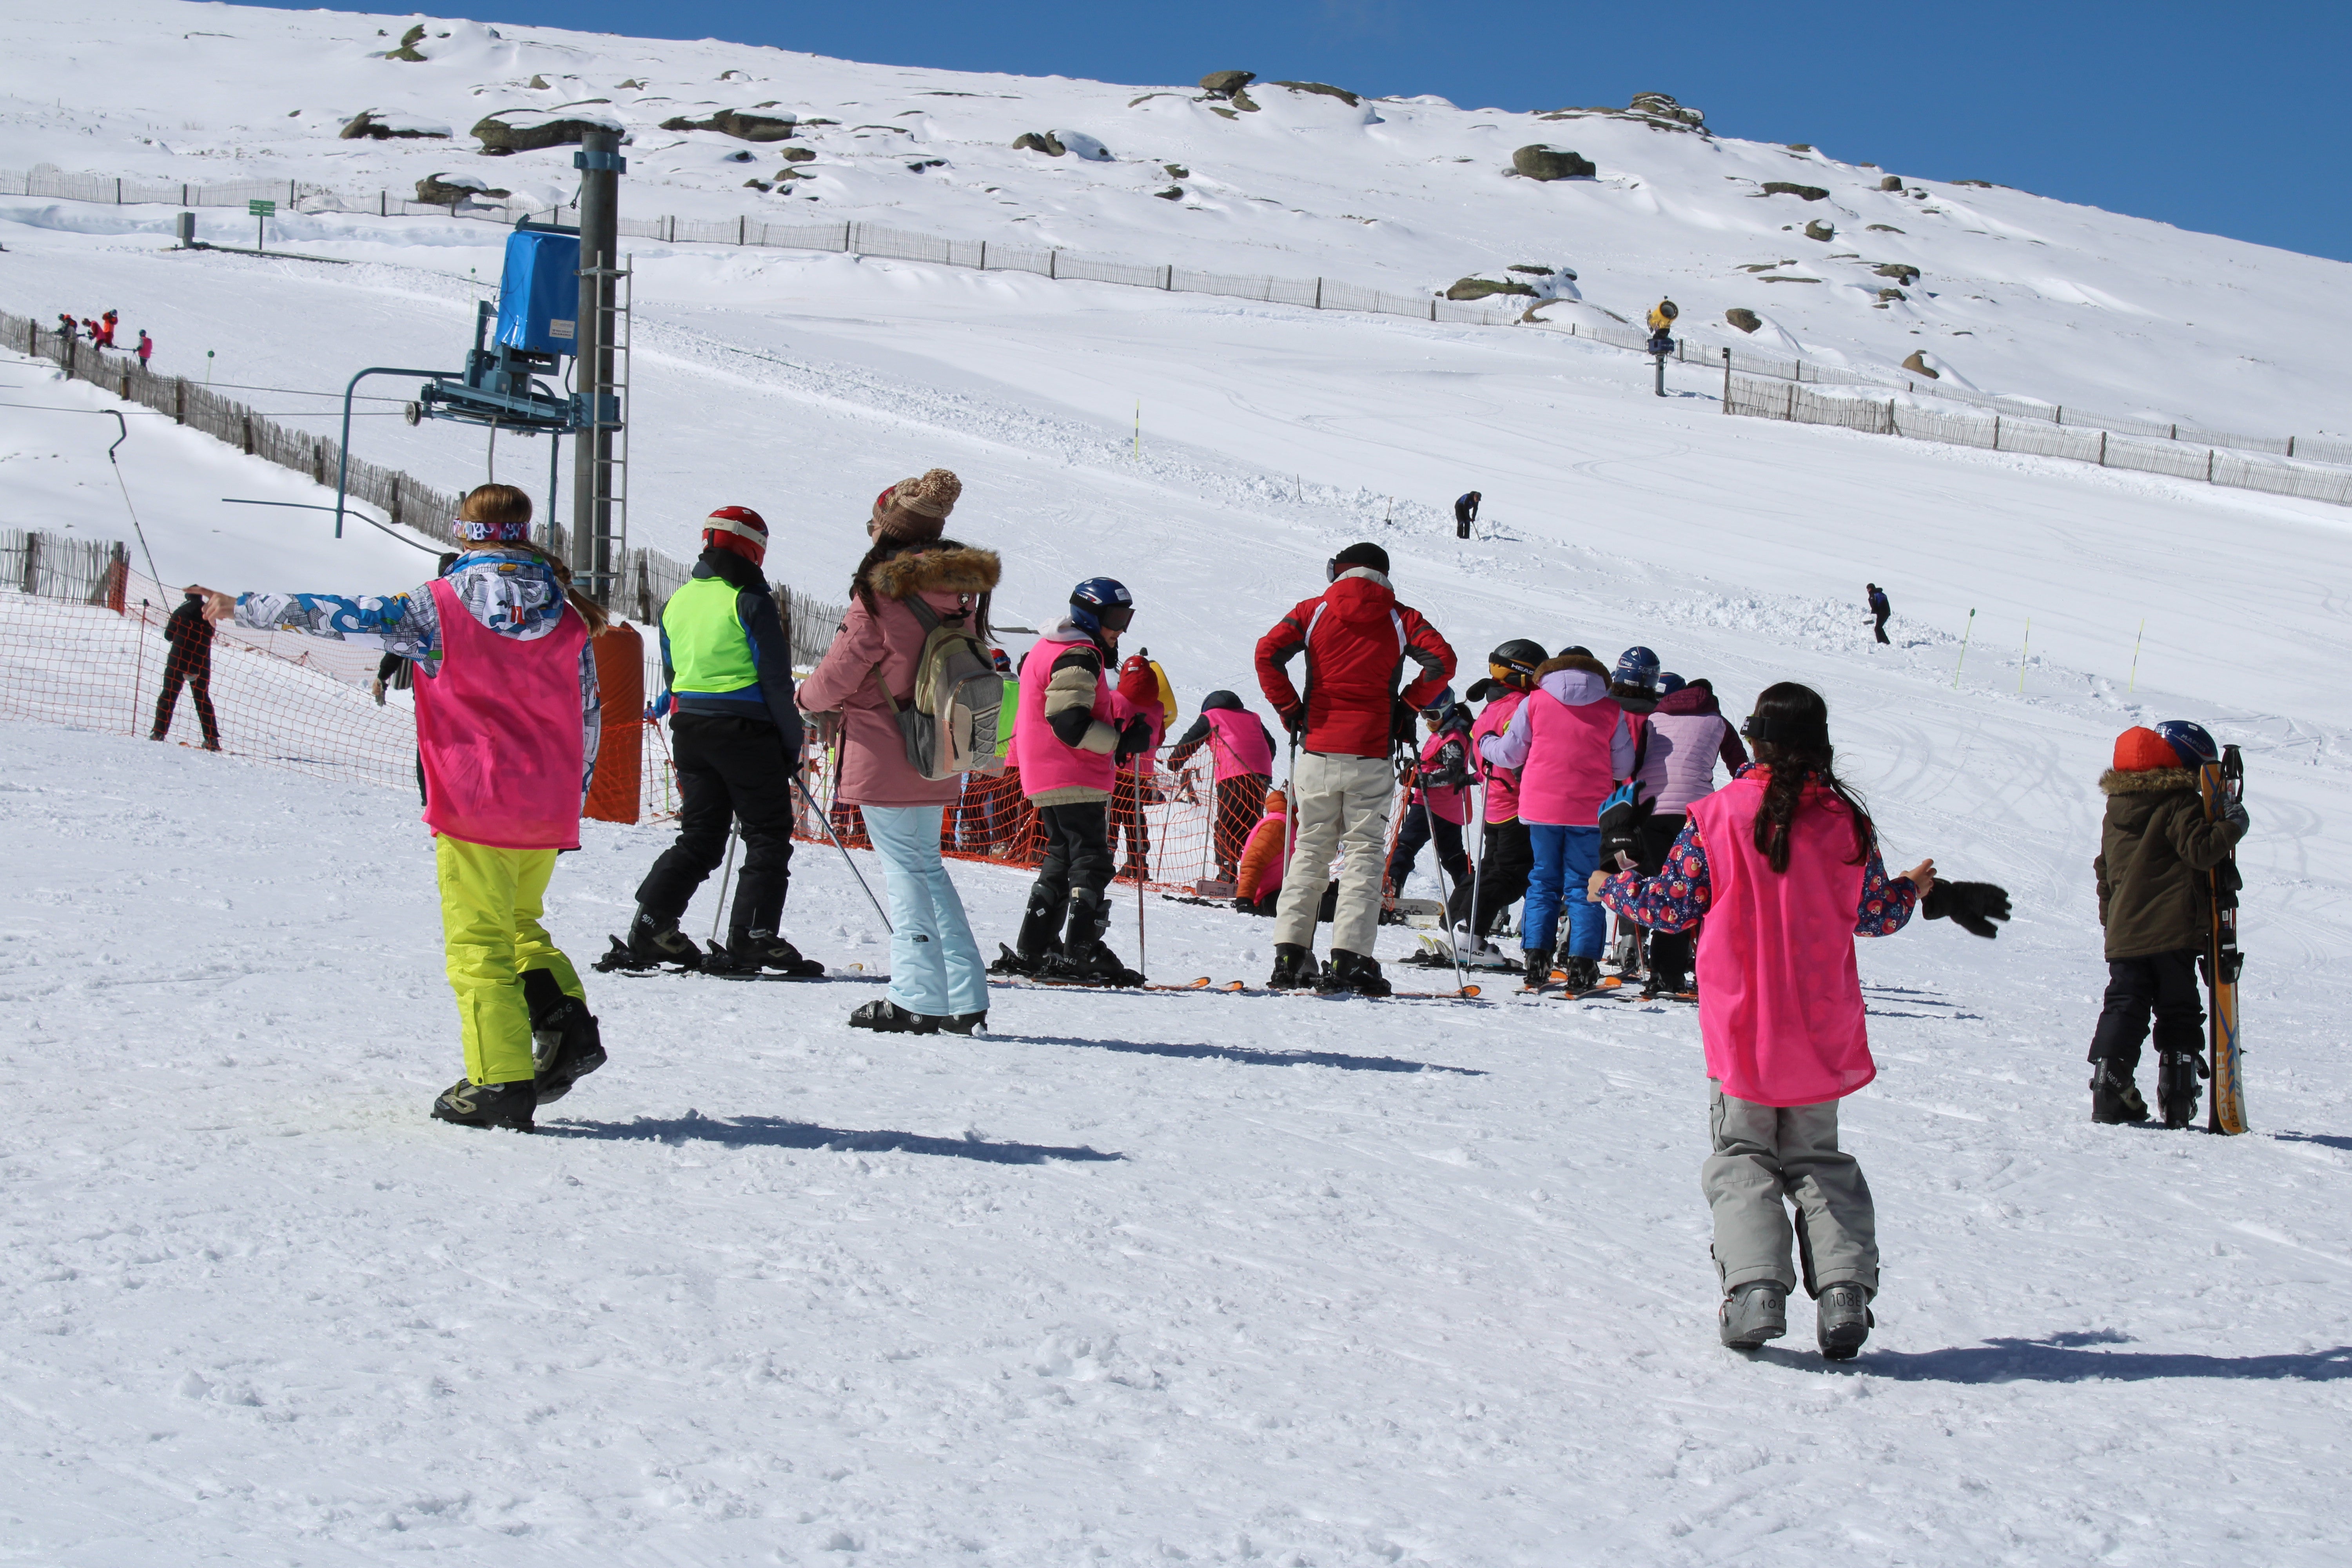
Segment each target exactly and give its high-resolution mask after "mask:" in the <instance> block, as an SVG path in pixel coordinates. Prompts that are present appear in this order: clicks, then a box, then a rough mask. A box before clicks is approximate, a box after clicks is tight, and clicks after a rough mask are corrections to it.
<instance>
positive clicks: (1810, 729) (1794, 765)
mask: <svg viewBox="0 0 2352 1568" xmlns="http://www.w3.org/2000/svg"><path fill="white" fill-rule="evenodd" d="M1740 732H1741V733H1742V734H1744V735H1746V736H1747V737H1748V740H1749V741H1751V742H1754V743H1755V746H1756V760H1757V761H1758V762H1759V763H1762V764H1763V765H1764V766H1765V767H1766V768H1767V769H1769V770H1770V777H1769V778H1768V779H1767V780H1766V781H1765V784H1764V804H1763V805H1761V806H1760V807H1759V808H1758V810H1757V813H1756V847H1757V848H1758V850H1759V851H1760V852H1761V853H1762V854H1763V856H1764V858H1765V859H1766V860H1768V861H1769V862H1770V863H1771V867H1772V869H1773V870H1775V871H1786V870H1787V869H1788V868H1789V830H1790V825H1791V824H1793V823H1794V822H1795V821H1796V819H1797V808H1798V807H1799V806H1800V805H1802V804H1803V803H1804V794H1805V784H1806V781H1807V780H1808V779H1809V778H1811V779H1818V780H1819V781H1820V782H1821V784H1822V786H1823V787H1824V788H1826V789H1827V790H1828V791H1829V792H1830V793H1831V794H1832V795H1835V796H1837V798H1838V799H1839V800H1840V801H1842V802H1843V803H1844V805H1845V808H1846V810H1847V812H1848V813H1849V814H1851V815H1852V816H1853V859H1851V860H1849V861H1847V862H1846V864H1847V865H1849V866H1859V865H1861V864H1862V863H1863V862H1864V860H1867V859H1868V858H1870V851H1871V849H1872V848H1873V847H1874V846H1875V845H1876V844H1877V842H1878V830H1877V828H1876V827H1875V826H1873V824H1872V823H1871V820H1870V812H1869V810H1868V808H1866V807H1865V806H1864V805H1863V804H1862V797H1861V796H1860V795H1856V794H1854V792H1853V789H1851V788H1850V787H1848V785H1847V784H1846V783H1845V781H1844V780H1843V779H1841V778H1839V777H1838V776H1837V769H1836V767H1835V766H1834V765H1833V764H1834V763H1835V761H1836V757H1837V752H1836V749H1835V748H1834V747H1832V745H1831V744H1830V705H1829V704H1828V703H1826V702H1824V701H1822V694H1821V693H1820V692H1818V691H1816V690H1814V689H1812V688H1811V687H1810V686H1801V685H1799V684H1798V683H1797V682H1796V681H1793V680H1783V681H1781V682H1780V683H1779V684H1778V685H1775V686H1768V687H1766V688H1765V689H1764V690H1763V692H1762V693H1761V694H1760V695H1759V696H1758V698H1757V699H1756V710H1755V711H1754V712H1753V713H1750V714H1749V715H1748V722H1747V723H1745V724H1743V725H1741V726H1740Z"/></svg>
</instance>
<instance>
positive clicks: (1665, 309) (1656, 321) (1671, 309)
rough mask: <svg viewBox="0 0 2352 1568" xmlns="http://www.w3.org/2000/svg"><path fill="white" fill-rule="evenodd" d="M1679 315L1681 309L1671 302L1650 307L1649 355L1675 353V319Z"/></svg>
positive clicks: (1666, 301) (1665, 301)
mask: <svg viewBox="0 0 2352 1568" xmlns="http://www.w3.org/2000/svg"><path fill="white" fill-rule="evenodd" d="M1681 314H1682V309H1681V307H1680V306H1678V305H1676V304H1675V302H1674V301H1673V300H1659V301H1658V302H1657V303H1656V304H1654V305H1653V306H1651V307H1650V343H1649V350H1648V352H1649V353H1654V354H1670V353H1674V352H1675V339H1674V330H1675V318H1676V317H1678V316H1680V315H1681Z"/></svg>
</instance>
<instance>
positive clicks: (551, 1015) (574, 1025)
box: [522, 969, 604, 1105]
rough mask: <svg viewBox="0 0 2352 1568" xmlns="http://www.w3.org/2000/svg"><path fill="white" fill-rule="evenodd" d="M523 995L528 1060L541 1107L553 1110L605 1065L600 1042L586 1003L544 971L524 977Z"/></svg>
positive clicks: (534, 971) (601, 1037)
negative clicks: (527, 1009)
mask: <svg viewBox="0 0 2352 1568" xmlns="http://www.w3.org/2000/svg"><path fill="white" fill-rule="evenodd" d="M522 994H523V998H524V1000H525V1001H526V1002H527V1003H529V1005H530V1058H531V1066H532V1068H533V1070H534V1071H535V1072H536V1073H537V1074H538V1081H537V1087H538V1089H539V1103H540V1104H541V1105H551V1104H553V1103H554V1102H555V1101H556V1100H562V1098H563V1097H564V1096H565V1095H567V1094H569V1093H571V1092H572V1085H573V1084H575V1083H577V1082H579V1081H580V1080H581V1079H583V1078H586V1077H587V1076H588V1075H589V1074H590V1073H592V1072H594V1071H595V1070H596V1069H597V1068H600V1067H603V1066H604V1036H603V1034H602V1033H601V1032H600V1031H599V1030H598V1029H597V1027H596V1016H595V1015H594V1014H593V1013H591V1012H589V1011H588V1004H587V1003H586V1002H584V1001H583V1000H582V999H581V998H579V997H577V996H572V995H568V994H565V992H564V990H563V988H562V985H560V984H557V982H556V979H555V976H554V975H552V974H551V973H548V972H547V971H546V970H544V969H534V970H532V971H530V973H527V974H525V975H524V976H523V977H522Z"/></svg>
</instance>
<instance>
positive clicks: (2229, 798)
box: [376, 697, 2252, 838]
mask: <svg viewBox="0 0 2352 1568" xmlns="http://www.w3.org/2000/svg"><path fill="white" fill-rule="evenodd" d="M376 700H377V701H379V702H381V701H383V698H381V697H379V698H377V699H376ZM2221 820H2222V821H2224V822H2226V823H2228V824H2229V825H2230V826H2232V827H2234V828H2236V829H2237V830H2238V837H2241V838H2243V837H2245V836H2246V829H2247V828H2248V827H2250V826H2252V823H2251V822H2250V821H2249V820H2248V819H2247V817H2246V803H2245V802H2244V801H2242V800H2240V799H2239V798H2238V797H2237V796H2236V795H2223V796H2222V797H2221Z"/></svg>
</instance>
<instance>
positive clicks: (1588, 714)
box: [1480, 653, 1633, 991]
mask: <svg viewBox="0 0 2352 1568" xmlns="http://www.w3.org/2000/svg"><path fill="white" fill-rule="evenodd" d="M1480 752H1481V754H1482V755H1484V756H1485V757H1486V760H1487V761H1488V762H1490V763H1495V764H1496V766H1498V767H1505V768H1517V770H1518V772H1519V786H1518V797H1519V798H1518V811H1519V816H1520V817H1521V818H1522V819H1524V820H1525V821H1526V823H1527V825H1528V848H1529V850H1530V851H1531V852H1532V855H1533V858H1534V861H1535V864H1534V865H1533V867H1532V868H1530V869H1529V870H1528V907H1527V910H1526V912H1525V913H1524V914H1523V915H1522V916H1521V918H1520V936H1521V942H1522V945H1523V947H1524V948H1525V950H1526V954H1527V965H1528V984H1529V985H1537V986H1539V985H1545V984H1549V983H1550V981H1551V968H1552V943H1553V939H1554V937H1555V936H1556V935H1557V934H1558V929H1559V914H1560V906H1561V905H1562V903H1563V902H1564V903H1565V904H1566V905H1567V907H1568V942H1567V944H1566V945H1567V948H1568V953H1569V959H1568V984H1569V989H1570V990H1571V991H1583V990H1587V989H1590V988H1591V986H1594V985H1597V984H1600V981H1601V944H1602V943H1603V942H1604V941H1605V940H1606V939H1607V936H1608V921H1607V918H1606V917H1605V916H1603V915H1602V914H1601V907H1600V906H1599V905H1598V904H1595V903H1592V902H1591V901H1589V900H1587V898H1586V897H1585V890H1584V889H1585V882H1586V879H1589V878H1590V877H1591V875H1592V873H1593V871H1594V870H1595V869H1596V868H1598V867H1599V866H1600V864H1601V802H1602V801H1603V800H1605V799H1606V798H1608V795H1609V791H1610V790H1611V789H1612V787H1613V786H1614V785H1615V784H1616V781H1617V780H1619V779H1621V778H1622V777H1624V776H1625V775H1626V774H1627V773H1630V772H1632V771H1633V730H1632V727H1631V725H1630V722H1629V721H1628V720H1627V717H1626V714H1625V710H1623V709H1622V708H1620V707H1618V706H1617V704H1616V703H1614V702H1612V701H1610V700H1609V670H1608V668H1607V667H1605V666H1604V665H1602V664H1601V661H1600V660H1599V659H1597V658H1593V657H1592V656H1591V654H1587V653H1564V654H1561V655H1560V656H1559V658H1555V659H1550V660H1548V661H1547V662H1545V663H1544V664H1543V665H1542V666H1541V667H1539V668H1538V669H1537V670H1536V689H1534V690H1533V691H1531V692H1529V693H1528V700H1527V701H1526V702H1525V703H1523V704H1521V705H1520V708H1519V710H1518V711H1517V713H1515V714H1513V715H1512V716H1511V722H1510V725H1509V727H1508V728H1507V729H1506V730H1505V731H1503V732H1502V733H1501V734H1499V735H1493V736H1489V737H1488V738H1487V739H1486V740H1485V741H1484V742H1480Z"/></svg>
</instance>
